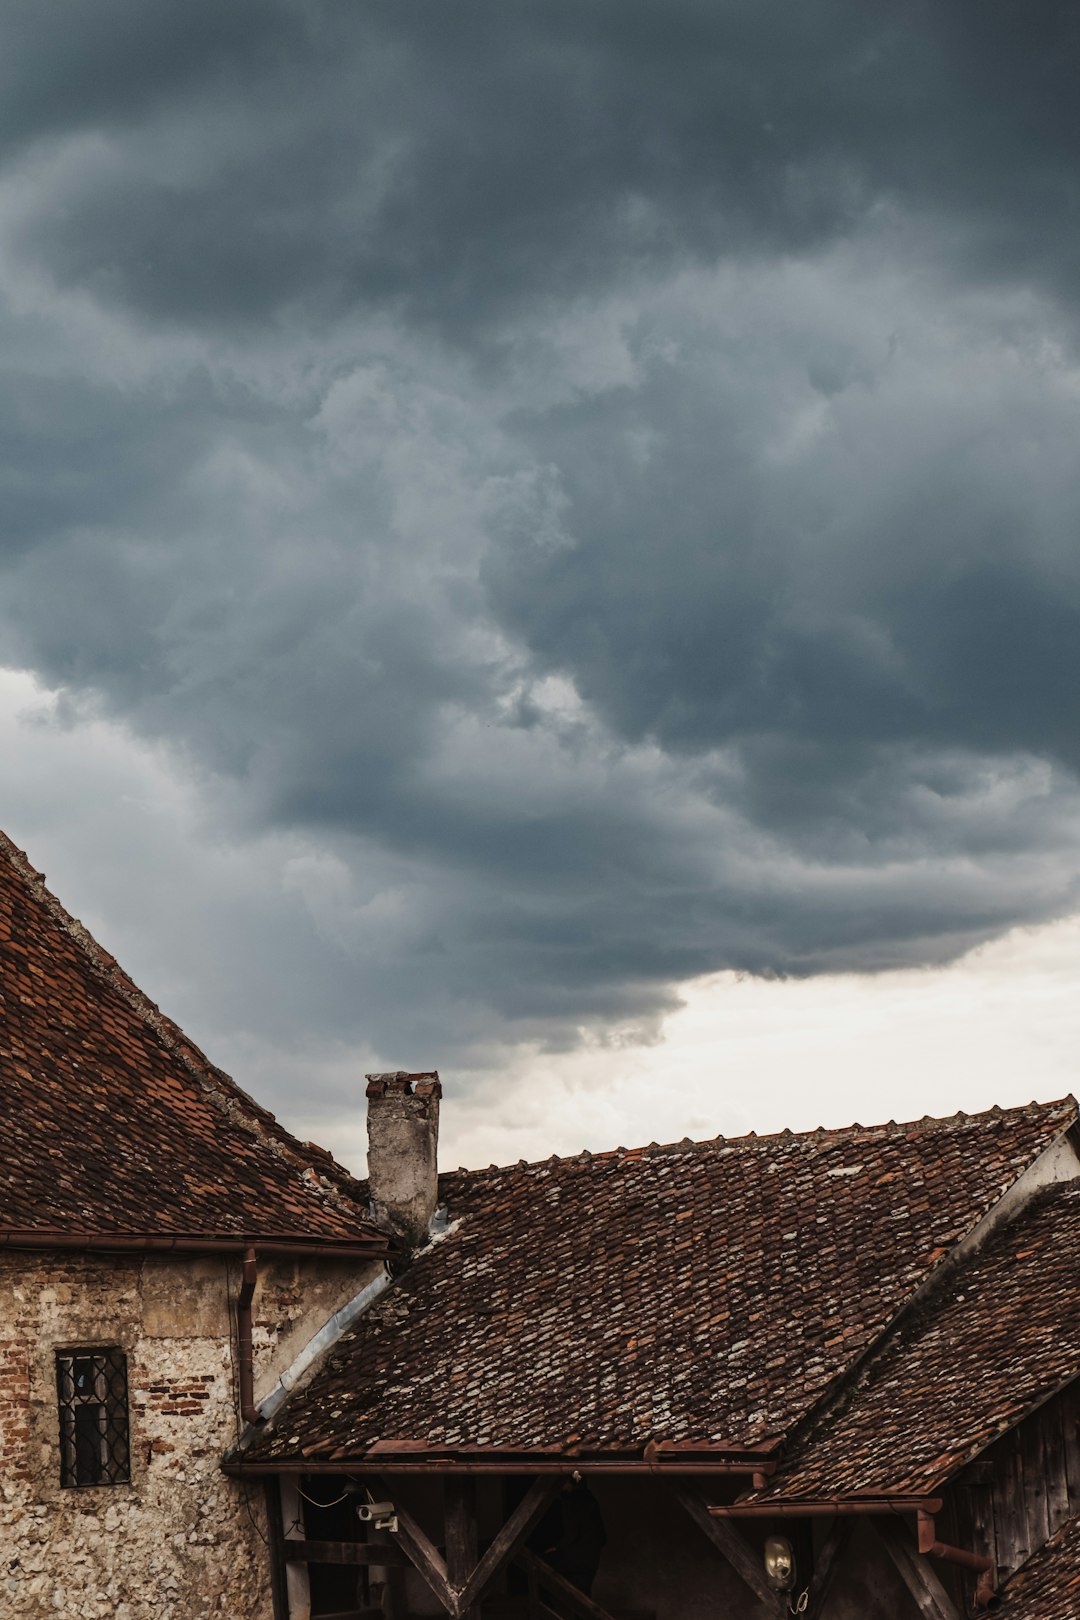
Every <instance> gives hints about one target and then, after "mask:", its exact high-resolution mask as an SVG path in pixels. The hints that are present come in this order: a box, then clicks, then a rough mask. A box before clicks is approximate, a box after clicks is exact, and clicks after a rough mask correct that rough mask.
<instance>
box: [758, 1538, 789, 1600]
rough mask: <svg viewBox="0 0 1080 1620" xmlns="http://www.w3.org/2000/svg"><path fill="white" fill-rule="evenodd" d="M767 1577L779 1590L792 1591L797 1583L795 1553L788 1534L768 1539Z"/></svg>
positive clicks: (766, 1549)
mask: <svg viewBox="0 0 1080 1620" xmlns="http://www.w3.org/2000/svg"><path fill="white" fill-rule="evenodd" d="M765 1579H766V1580H767V1581H768V1583H769V1585H770V1586H771V1587H772V1588H773V1590H774V1591H777V1592H790V1591H791V1588H792V1587H793V1586H794V1585H795V1553H794V1550H793V1549H792V1545H791V1542H790V1541H789V1540H788V1539H787V1537H786V1536H769V1537H768V1538H767V1539H766V1542H765Z"/></svg>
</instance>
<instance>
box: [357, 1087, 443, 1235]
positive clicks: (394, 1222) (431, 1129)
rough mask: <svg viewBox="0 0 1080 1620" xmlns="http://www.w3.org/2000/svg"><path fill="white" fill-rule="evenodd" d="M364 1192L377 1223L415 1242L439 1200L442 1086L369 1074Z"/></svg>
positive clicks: (426, 1229) (424, 1232)
mask: <svg viewBox="0 0 1080 1620" xmlns="http://www.w3.org/2000/svg"><path fill="white" fill-rule="evenodd" d="M365 1078H366V1080H367V1098H368V1113H367V1128H368V1188H369V1193H370V1197H371V1212H372V1214H373V1215H374V1217H375V1219H376V1220H377V1221H381V1222H382V1223H383V1224H385V1225H386V1226H389V1227H390V1228H391V1229H392V1230H393V1231H395V1232H397V1233H399V1234H400V1235H401V1236H402V1237H404V1238H407V1239H408V1240H409V1242H411V1243H421V1242H423V1240H424V1239H425V1238H426V1237H427V1232H428V1226H429V1225H430V1222H431V1217H432V1216H433V1215H434V1213H435V1206H436V1204H437V1203H438V1201H439V1184H438V1169H437V1163H436V1154H437V1150H438V1146H439V1098H440V1097H441V1096H442V1086H441V1085H440V1084H439V1076H438V1074H437V1072H436V1071H435V1070H432V1071H431V1072H430V1073H429V1074H406V1073H405V1072H404V1070H402V1069H399V1070H397V1071H396V1072H395V1073H393V1074H369V1075H366V1076H365Z"/></svg>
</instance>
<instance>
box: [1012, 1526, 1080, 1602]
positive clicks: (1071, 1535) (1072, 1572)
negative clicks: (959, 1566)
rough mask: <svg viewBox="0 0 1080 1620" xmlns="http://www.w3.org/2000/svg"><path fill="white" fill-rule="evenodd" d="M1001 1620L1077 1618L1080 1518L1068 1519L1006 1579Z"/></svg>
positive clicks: (1079, 1596)
mask: <svg viewBox="0 0 1080 1620" xmlns="http://www.w3.org/2000/svg"><path fill="white" fill-rule="evenodd" d="M1001 1596H1002V1599H1003V1602H1002V1605H1001V1607H1000V1609H998V1611H997V1612H998V1614H1000V1615H1002V1616H1003V1617H1004V1620H1076V1617H1077V1615H1078V1614H1080V1518H1075V1519H1070V1520H1069V1522H1068V1524H1064V1525H1062V1527H1061V1529H1060V1530H1059V1531H1058V1533H1057V1535H1056V1536H1052V1537H1051V1538H1050V1540H1049V1541H1048V1542H1047V1543H1046V1545H1045V1547H1040V1549H1039V1551H1038V1552H1037V1553H1035V1554H1033V1555H1032V1557H1031V1558H1029V1559H1028V1561H1027V1563H1026V1564H1024V1565H1023V1566H1022V1568H1020V1569H1018V1570H1017V1571H1016V1574H1015V1575H1013V1576H1010V1578H1009V1580H1008V1581H1006V1583H1005V1586H1004V1587H1003V1589H1002V1593H1001Z"/></svg>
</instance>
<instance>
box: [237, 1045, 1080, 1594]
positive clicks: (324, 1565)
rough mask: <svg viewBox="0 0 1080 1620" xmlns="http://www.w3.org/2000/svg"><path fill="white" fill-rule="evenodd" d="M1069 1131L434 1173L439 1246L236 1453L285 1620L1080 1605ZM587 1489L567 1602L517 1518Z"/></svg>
mask: <svg viewBox="0 0 1080 1620" xmlns="http://www.w3.org/2000/svg"><path fill="white" fill-rule="evenodd" d="M395 1085H397V1086H399V1087H401V1086H405V1087H406V1088H407V1086H408V1077H402V1076H398V1077H394V1076H391V1077H382V1076H379V1077H373V1083H372V1086H371V1090H372V1091H373V1092H374V1093H375V1095H374V1098H373V1101H372V1106H373V1108H374V1110H375V1111H376V1113H377V1111H378V1110H379V1109H381V1108H382V1107H383V1106H384V1101H383V1094H384V1092H385V1089H386V1088H387V1087H388V1086H390V1087H393V1086H395ZM1077 1130H1078V1127H1077V1109H1076V1105H1075V1103H1074V1102H1073V1101H1072V1099H1067V1100H1065V1101H1063V1102H1060V1103H1052V1104H1045V1105H1038V1104H1032V1105H1031V1106H1030V1107H1027V1108H1020V1109H1011V1110H1006V1111H1002V1110H998V1109H994V1110H991V1111H990V1112H989V1113H985V1114H979V1115H975V1116H971V1117H965V1116H963V1115H957V1116H955V1117H953V1118H950V1119H924V1120H920V1121H917V1122H914V1123H910V1124H900V1125H898V1124H895V1123H889V1124H887V1125H883V1126H879V1127H875V1128H863V1127H861V1126H853V1127H852V1128H850V1129H847V1130H829V1131H825V1130H819V1131H815V1132H810V1133H805V1134H793V1133H790V1132H784V1133H782V1134H780V1135H778V1136H768V1137H761V1138H758V1137H754V1136H751V1137H747V1138H741V1139H738V1140H724V1139H723V1138H717V1139H716V1140H715V1141H712V1142H700V1143H692V1142H682V1143H677V1144H674V1145H671V1146H665V1147H661V1146H657V1145H656V1144H653V1145H652V1146H651V1147H648V1148H645V1149H641V1150H636V1151H626V1150H624V1149H618V1150H617V1151H615V1152H613V1153H603V1154H593V1155H590V1154H588V1153H585V1154H582V1155H580V1156H578V1157H576V1158H570V1159H552V1160H550V1161H549V1162H547V1163H540V1164H524V1163H522V1164H519V1165H515V1166H509V1167H506V1168H496V1167H494V1166H493V1167H492V1168H491V1169H489V1170H480V1171H473V1172H468V1171H458V1172H456V1173H454V1174H450V1175H443V1176H442V1177H440V1178H439V1180H438V1184H437V1185H436V1182H435V1180H434V1179H432V1181H431V1182H430V1184H429V1209H430V1210H431V1211H432V1213H433V1214H434V1213H435V1211H436V1210H437V1209H438V1211H439V1214H438V1226H437V1229H436V1231H435V1236H434V1238H433V1240H432V1241H431V1242H430V1243H429V1244H428V1245H427V1246H426V1247H423V1248H421V1249H420V1250H419V1252H417V1253H416V1254H415V1255H414V1257H413V1259H412V1261H411V1263H410V1264H409V1265H408V1266H407V1267H406V1268H404V1269H403V1270H401V1271H400V1273H399V1275H398V1276H397V1278H396V1280H395V1283H394V1285H393V1287H392V1288H390V1289H389V1290H387V1292H386V1293H384V1294H383V1295H382V1296H381V1297H380V1298H379V1299H378V1300H377V1301H375V1302H374V1303H373V1305H372V1306H371V1308H370V1309H369V1310H368V1311H367V1312H366V1313H365V1314H364V1315H363V1317H361V1318H358V1320H357V1322H356V1323H355V1324H354V1325H353V1327H352V1328H351V1329H350V1331H349V1333H348V1334H347V1335H345V1336H343V1338H342V1340H341V1341H340V1342H339V1344H338V1345H337V1346H336V1347H335V1349H334V1350H333V1351H331V1352H330V1353H329V1354H328V1355H327V1357H326V1358H325V1359H324V1360H323V1361H322V1362H321V1363H320V1365H319V1367H318V1368H317V1369H316V1370H315V1372H314V1375H313V1376H312V1377H311V1378H310V1379H309V1380H308V1381H307V1382H306V1384H305V1385H304V1386H303V1387H299V1388H297V1389H296V1390H295V1391H294V1392H293V1393H292V1395H291V1396H290V1397H289V1399H288V1401H287V1402H285V1403H284V1405H283V1406H282V1407H281V1409H280V1410H279V1411H278V1412H277V1413H276V1414H275V1415H274V1416H273V1417H272V1419H271V1420H270V1421H268V1422H266V1423H263V1424H260V1425H258V1426H257V1427H256V1428H254V1429H252V1430H249V1431H247V1433H246V1434H245V1436H244V1437H243V1441H242V1443H241V1444H240V1445H239V1446H238V1447H237V1448H235V1449H234V1450H233V1452H231V1453H230V1455H229V1456H228V1457H227V1458H226V1460H225V1468H226V1470H227V1471H228V1472H229V1473H230V1474H231V1475H232V1476H233V1477H234V1478H237V1479H247V1480H249V1481H255V1480H265V1479H267V1478H270V1479H274V1480H276V1481H277V1482H278V1492H279V1496H278V1499H279V1501H280V1503H281V1504H282V1509H283V1511H282V1516H281V1519H280V1521H279V1524H278V1526H277V1529H276V1532H275V1538H274V1549H273V1556H274V1557H275V1558H276V1559H277V1560H278V1564H279V1569H280V1570H281V1571H282V1572H283V1575H282V1580H281V1585H282V1587H285V1586H286V1585H287V1584H288V1581H290V1580H291V1582H292V1599H291V1606H283V1608H282V1609H281V1611H280V1613H281V1614H282V1615H283V1616H284V1615H289V1616H291V1617H294V1620H295V1617H296V1616H298V1615H300V1616H305V1617H306V1616H307V1615H308V1614H311V1615H313V1616H314V1615H329V1614H334V1613H336V1614H339V1615H340V1614H349V1615H353V1616H355V1615H359V1614H361V1613H364V1612H366V1611H370V1610H371V1608H372V1607H373V1606H374V1605H375V1603H376V1600H377V1603H378V1606H379V1609H380V1610H381V1612H389V1613H391V1614H394V1615H399V1616H400V1615H404V1614H409V1615H433V1616H434V1615H440V1614H446V1613H449V1614H451V1615H454V1616H463V1615H473V1614H477V1613H478V1612H480V1609H481V1607H482V1609H483V1612H484V1614H485V1615H489V1616H492V1617H494V1616H498V1615H501V1614H504V1613H507V1614H509V1613H514V1612H517V1613H521V1614H531V1615H544V1616H549V1617H550V1616H551V1615H552V1614H554V1615H556V1616H560V1617H563V1620H570V1617H573V1620H605V1616H617V1615H622V1614H628V1615H642V1616H644V1615H654V1616H656V1617H657V1620H676V1617H685V1616H688V1615H689V1616H700V1617H701V1620H705V1617H706V1616H723V1617H724V1620H758V1617H764V1616H781V1615H786V1614H787V1613H789V1612H791V1613H798V1614H806V1615H809V1616H819V1617H823V1620H918V1617H932V1620H956V1617H957V1616H960V1615H966V1614H975V1613H979V1612H982V1611H983V1610H991V1609H1000V1610H1001V1612H1002V1613H1003V1614H1006V1615H1009V1616H1012V1617H1014V1620H1019V1617H1021V1616H1022V1617H1024V1620H1036V1617H1039V1620H1057V1617H1060V1620H1064V1617H1065V1616H1067V1615H1068V1616H1072V1617H1073V1620H1075V1617H1076V1616H1077V1615H1080V1553H1078V1547H1080V1531H1078V1530H1077V1523H1078V1520H1077V1515H1078V1514H1080V1428H1078V1422H1080V1383H1078V1379H1080V1296H1078V1291H1077V1288H1076V1277H1077V1275H1078V1268H1080V1179H1078V1174H1080V1160H1078V1157H1077ZM431 1158H432V1155H431V1153H430V1150H428V1151H427V1152H426V1154H425V1162H427V1163H430V1162H431ZM575 1473H576V1474H578V1475H580V1476H581V1477H582V1479H583V1480H584V1481H585V1482H586V1483H587V1485H588V1487H589V1493H590V1497H591V1498H592V1499H593V1500H594V1501H595V1503H596V1504H597V1506H598V1509H599V1512H600V1514H601V1515H602V1518H603V1521H604V1525H605V1528H606V1537H607V1539H606V1545H605V1546H604V1550H603V1554H602V1556H601V1558H600V1562H599V1568H598V1570H597V1572H596V1580H595V1584H594V1585H592V1586H591V1590H590V1591H589V1592H588V1593H587V1594H586V1593H584V1592H583V1591H581V1590H580V1589H578V1590H575V1587H574V1585H573V1584H572V1583H568V1582H567V1581H564V1580H560V1579H559V1577H558V1576H557V1575H555V1576H553V1575H552V1574H551V1573H550V1571H548V1570H547V1569H546V1568H545V1565H544V1563H543V1562H542V1561H539V1560H538V1558H537V1552H538V1551H541V1552H542V1551H543V1548H542V1547H541V1545H540V1542H542V1541H543V1540H544V1536H541V1537H540V1540H539V1542H538V1540H537V1537H536V1535H535V1533H531V1532H533V1527H534V1526H535V1525H536V1524H537V1522H538V1521H540V1522H543V1519H544V1516H545V1515H546V1514H547V1513H548V1512H549V1509H550V1505H551V1503H552V1502H553V1501H555V1502H558V1501H559V1499H560V1490H561V1487H562V1486H564V1485H565V1482H566V1480H567V1479H568V1478H570V1477H572V1476H573V1475H574V1474H575ZM320 1503H325V1504H328V1505H327V1506H326V1507H325V1508H320V1506H319V1504H320ZM379 1524H382V1525H383V1526H384V1528H383V1529H382V1530H378V1525H379ZM545 1534H546V1535H547V1536H548V1537H549V1538H550V1532H545ZM384 1560H386V1561H385V1562H384ZM305 1582H306V1584H305ZM774 1583H775V1584H774ZM583 1584H584V1585H586V1586H588V1585H589V1582H588V1581H587V1580H586V1581H585V1582H584V1583H583ZM1051 1593H1053V1594H1055V1596H1054V1598H1053V1599H1051V1597H1050V1594H1051ZM1070 1593H1071V1597H1070V1595H1069V1594H1070ZM1055 1603H1056V1607H1055V1606H1054V1604H1055Z"/></svg>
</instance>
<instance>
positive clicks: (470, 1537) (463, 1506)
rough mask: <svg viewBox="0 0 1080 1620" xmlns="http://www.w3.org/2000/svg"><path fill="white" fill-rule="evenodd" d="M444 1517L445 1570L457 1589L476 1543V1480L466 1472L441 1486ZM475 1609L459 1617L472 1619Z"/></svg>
mask: <svg viewBox="0 0 1080 1620" xmlns="http://www.w3.org/2000/svg"><path fill="white" fill-rule="evenodd" d="M443 1501H444V1514H445V1520H446V1572H447V1576H448V1578H449V1581H450V1585H451V1586H452V1587H453V1588H454V1589H455V1590H456V1591H461V1590H462V1588H463V1587H464V1585H465V1583H466V1581H467V1580H468V1579H469V1576H470V1575H471V1574H472V1572H473V1570H474V1569H475V1568H476V1564H477V1560H478V1558H479V1556H480V1544H479V1541H478V1539H477V1530H476V1480H475V1479H474V1478H473V1477H472V1476H471V1475H468V1474H453V1475H451V1476H450V1477H449V1478H448V1479H447V1480H446V1481H445V1483H444V1485H443ZM475 1617H476V1609H475V1608H474V1609H471V1610H470V1611H469V1614H468V1615H464V1614H463V1615H462V1620H475Z"/></svg>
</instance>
